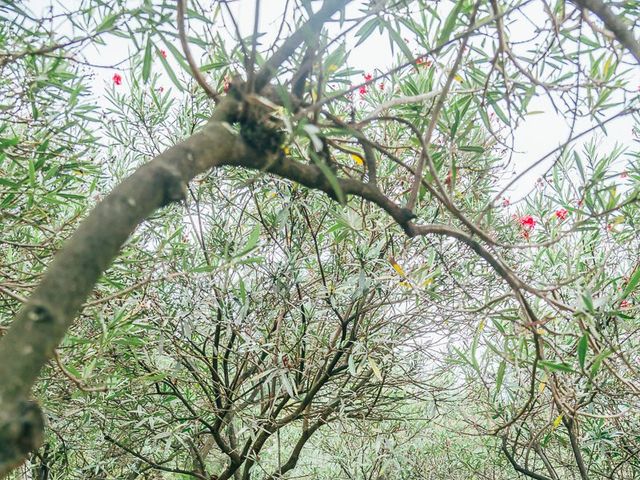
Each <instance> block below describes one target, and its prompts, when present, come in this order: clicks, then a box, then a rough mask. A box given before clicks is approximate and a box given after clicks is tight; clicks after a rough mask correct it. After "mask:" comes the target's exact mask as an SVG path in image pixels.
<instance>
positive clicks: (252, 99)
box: [238, 89, 286, 154]
mask: <svg viewBox="0 0 640 480" xmlns="http://www.w3.org/2000/svg"><path fill="white" fill-rule="evenodd" d="M265 90H268V89H265ZM269 97H270V95H269V94H267V95H266V96H262V95H247V96H245V97H244V102H243V108H242V113H241V114H240V118H239V119H238V122H239V123H240V136H241V137H242V139H243V140H244V141H245V142H246V143H247V145H248V146H250V147H251V148H253V149H254V150H256V151H258V152H263V153H267V154H269V153H276V152H277V151H278V150H279V149H280V147H281V146H282V144H283V143H284V141H285V136H286V134H285V131H284V128H283V123H282V120H281V119H280V118H278V117H277V116H276V115H275V111H276V108H277V107H278V106H277V104H276V103H274V102H273V101H272V99H271V98H269Z"/></svg>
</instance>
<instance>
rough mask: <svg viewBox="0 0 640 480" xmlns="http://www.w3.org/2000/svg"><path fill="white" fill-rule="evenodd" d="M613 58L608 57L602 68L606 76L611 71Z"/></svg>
mask: <svg viewBox="0 0 640 480" xmlns="http://www.w3.org/2000/svg"><path fill="white" fill-rule="evenodd" d="M612 60H613V57H609V58H607V60H606V62H604V67H603V68H602V73H603V74H604V76H605V77H606V76H607V74H608V73H609V69H610V68H611V62H612Z"/></svg>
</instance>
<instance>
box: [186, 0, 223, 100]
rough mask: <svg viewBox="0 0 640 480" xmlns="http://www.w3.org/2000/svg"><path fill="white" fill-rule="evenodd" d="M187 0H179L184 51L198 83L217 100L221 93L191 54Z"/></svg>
mask: <svg viewBox="0 0 640 480" xmlns="http://www.w3.org/2000/svg"><path fill="white" fill-rule="evenodd" d="M186 1H187V0H178V35H179V37H180V44H181V45H182V50H183V51H184V55H185V57H187V63H189V67H190V68H191V74H192V75H193V78H195V79H196V82H198V85H200V86H201V87H202V89H203V90H204V91H205V92H206V93H207V95H208V96H209V97H211V98H212V99H213V100H214V101H216V103H217V100H218V98H219V97H220V94H219V93H218V92H216V91H215V90H214V89H213V88H211V87H210V86H209V84H208V83H207V80H206V79H205V78H204V75H202V72H201V71H200V68H199V67H198V64H197V63H196V61H195V60H194V58H193V56H192V55H191V50H190V49H189V43H188V42H187V34H186V29H185V25H184V11H185V3H186Z"/></svg>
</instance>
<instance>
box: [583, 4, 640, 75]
mask: <svg viewBox="0 0 640 480" xmlns="http://www.w3.org/2000/svg"><path fill="white" fill-rule="evenodd" d="M573 2H574V3H575V4H576V5H578V6H579V7H580V8H584V9H586V10H589V11H590V12H593V13H594V14H595V15H596V16H597V17H598V18H599V19H600V20H602V23H604V25H605V27H607V28H608V29H609V30H611V32H613V34H614V35H615V37H616V40H618V41H619V42H620V43H621V44H622V46H623V47H625V48H626V49H627V50H629V52H631V55H633V56H634V57H635V59H636V60H637V61H638V63H640V43H638V40H636V38H635V36H634V35H633V32H632V31H631V30H630V29H629V28H628V27H627V25H626V23H625V22H624V21H623V20H622V19H621V18H620V17H619V16H617V15H616V14H615V13H613V11H612V10H611V9H610V8H609V6H608V5H607V4H605V3H604V2H603V1H602V0H573Z"/></svg>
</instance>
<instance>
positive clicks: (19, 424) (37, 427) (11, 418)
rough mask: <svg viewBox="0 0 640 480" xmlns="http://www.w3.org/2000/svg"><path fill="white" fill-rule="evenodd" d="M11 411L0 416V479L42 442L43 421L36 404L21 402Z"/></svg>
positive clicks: (30, 401) (26, 401)
mask: <svg viewBox="0 0 640 480" xmlns="http://www.w3.org/2000/svg"><path fill="white" fill-rule="evenodd" d="M11 410H13V409H9V412H6V411H5V412H3V413H2V415H0V477H2V476H3V475H4V474H5V473H6V472H8V471H9V470H11V469H13V468H15V467H17V466H18V465H19V464H20V463H22V462H23V461H24V458H25V456H26V455H27V454H28V453H29V452H31V451H34V450H37V449H38V448H40V445H42V441H43V431H44V419H43V416H42V411H41V410H40V407H39V406H38V404H37V403H36V402H34V401H32V400H23V401H21V402H20V403H19V404H18V405H17V406H16V407H15V410H14V411H13V412H12V411H11Z"/></svg>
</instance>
